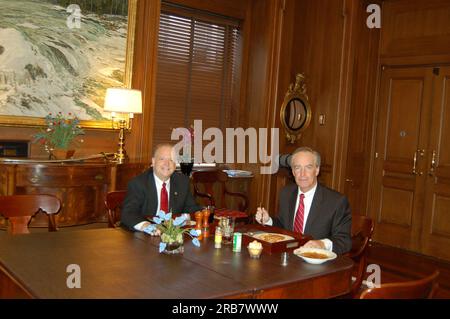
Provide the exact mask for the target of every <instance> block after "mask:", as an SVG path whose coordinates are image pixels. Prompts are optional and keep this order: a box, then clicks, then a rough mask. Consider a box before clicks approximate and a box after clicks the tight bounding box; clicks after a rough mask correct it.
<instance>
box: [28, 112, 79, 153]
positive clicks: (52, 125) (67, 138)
mask: <svg viewBox="0 0 450 319" xmlns="http://www.w3.org/2000/svg"><path fill="white" fill-rule="evenodd" d="M45 124H46V126H47V127H46V129H45V130H41V131H40V132H39V133H37V134H35V135H34V138H35V142H39V143H41V144H43V145H45V146H46V147H47V148H49V149H57V148H60V149H68V148H69V147H70V146H72V144H75V143H77V142H78V141H76V140H75V138H76V137H77V136H79V135H84V130H83V129H82V128H81V127H80V125H79V124H80V120H79V119H78V118H77V117H76V116H72V114H71V113H69V117H67V118H66V117H64V116H63V115H62V113H61V112H59V113H58V114H57V115H56V116H55V117H53V116H52V113H50V114H48V115H47V116H46V117H45ZM80 142H82V140H81V141H80Z"/></svg>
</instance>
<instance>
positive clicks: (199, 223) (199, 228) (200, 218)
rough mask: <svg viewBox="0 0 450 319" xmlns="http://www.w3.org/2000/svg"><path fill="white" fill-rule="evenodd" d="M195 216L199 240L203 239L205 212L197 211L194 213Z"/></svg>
mask: <svg viewBox="0 0 450 319" xmlns="http://www.w3.org/2000/svg"><path fill="white" fill-rule="evenodd" d="M194 216H195V230H196V231H197V234H198V237H197V238H198V240H202V239H203V233H202V221H203V212H200V211H198V212H195V214H194Z"/></svg>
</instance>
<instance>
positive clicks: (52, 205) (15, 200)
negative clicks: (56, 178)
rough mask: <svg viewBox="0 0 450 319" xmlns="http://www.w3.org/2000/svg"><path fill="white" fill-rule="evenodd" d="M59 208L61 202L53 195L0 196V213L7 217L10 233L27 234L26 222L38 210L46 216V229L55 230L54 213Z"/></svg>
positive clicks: (27, 222)
mask: <svg viewBox="0 0 450 319" xmlns="http://www.w3.org/2000/svg"><path fill="white" fill-rule="evenodd" d="M60 209H61V202H60V200H59V199H58V198H57V197H56V196H54V195H45V194H30V195H5V196H0V214H2V215H3V216H4V217H5V218H7V219H8V221H9V223H8V232H9V233H11V234H28V233H29V230H28V224H29V222H30V220H31V218H32V217H33V216H34V215H36V214H37V213H38V212H39V211H42V212H44V213H46V214H47V216H48V231H56V230H57V227H56V220H55V214H57V213H58V212H59V210H60Z"/></svg>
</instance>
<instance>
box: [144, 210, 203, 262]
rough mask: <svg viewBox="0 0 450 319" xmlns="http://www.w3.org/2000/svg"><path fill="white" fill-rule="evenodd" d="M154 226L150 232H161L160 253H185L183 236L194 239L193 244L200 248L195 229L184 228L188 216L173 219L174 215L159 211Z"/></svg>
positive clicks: (150, 227)
mask: <svg viewBox="0 0 450 319" xmlns="http://www.w3.org/2000/svg"><path fill="white" fill-rule="evenodd" d="M152 221H153V222H154V224H151V225H150V226H149V229H148V231H150V232H153V231H156V230H159V231H160V232H161V242H160V244H159V252H160V253H161V252H168V253H181V252H183V242H184V238H183V235H184V234H187V235H189V236H190V237H191V238H192V243H193V244H194V245H195V246H197V247H200V241H199V240H198V238H197V237H198V233H197V231H196V230H195V229H193V228H189V227H184V226H185V225H186V216H185V215H181V216H179V217H176V218H175V219H172V213H167V214H166V213H164V212H163V211H159V212H158V213H157V214H156V216H155V217H153V220H152Z"/></svg>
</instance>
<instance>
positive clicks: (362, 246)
mask: <svg viewBox="0 0 450 319" xmlns="http://www.w3.org/2000/svg"><path fill="white" fill-rule="evenodd" d="M372 234H373V221H372V219H371V218H369V217H367V216H363V215H352V249H351V251H350V253H349V254H348V255H349V257H350V258H352V260H353V262H354V263H355V265H354V266H353V276H354V277H355V280H354V281H353V284H352V288H351V295H352V296H353V297H354V296H356V295H357V294H358V293H359V291H360V289H361V284H362V282H363V279H364V275H365V273H366V267H367V250H368V248H369V243H370V239H371V238H372Z"/></svg>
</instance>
